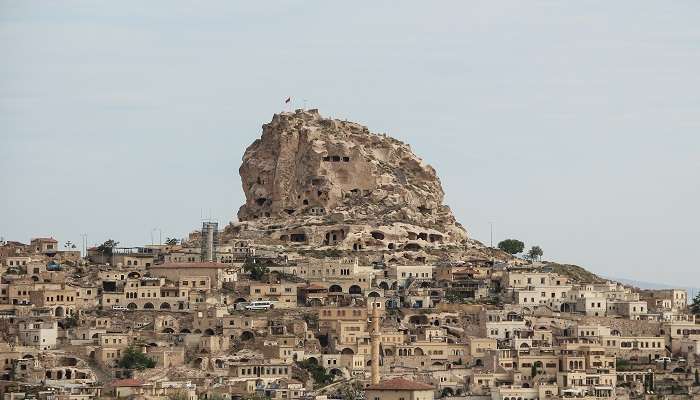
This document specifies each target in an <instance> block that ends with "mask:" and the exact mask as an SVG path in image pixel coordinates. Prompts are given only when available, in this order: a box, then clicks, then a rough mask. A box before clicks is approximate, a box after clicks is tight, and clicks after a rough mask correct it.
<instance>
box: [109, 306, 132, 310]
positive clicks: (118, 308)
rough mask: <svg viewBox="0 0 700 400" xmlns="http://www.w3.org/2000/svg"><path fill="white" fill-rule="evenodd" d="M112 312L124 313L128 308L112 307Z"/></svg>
mask: <svg viewBox="0 0 700 400" xmlns="http://www.w3.org/2000/svg"><path fill="white" fill-rule="evenodd" d="M112 310H114V311H126V310H128V308H126V306H112Z"/></svg>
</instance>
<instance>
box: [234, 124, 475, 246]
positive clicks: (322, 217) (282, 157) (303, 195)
mask: <svg viewBox="0 0 700 400" xmlns="http://www.w3.org/2000/svg"><path fill="white" fill-rule="evenodd" d="M239 172H240V175H241V180H242V185H243V191H244V193H245V196H246V203H245V204H244V205H243V206H241V207H240V209H239V211H238V220H239V221H240V222H239V225H236V226H235V227H234V228H233V230H235V231H236V232H238V233H239V234H240V235H242V236H248V237H250V238H254V239H269V240H271V241H272V242H279V243H286V244H288V245H298V246H304V245H308V246H313V247H315V248H317V247H321V248H323V247H328V248H334V249H339V250H349V251H353V250H354V251H371V250H390V251H409V252H421V251H431V250H436V249H440V248H443V247H445V246H467V245H469V244H470V243H472V244H473V242H470V241H469V239H468V236H467V232H466V231H465V229H464V228H463V227H462V226H461V225H460V224H459V223H457V221H456V220H455V217H454V215H453V214H452V211H451V210H450V208H449V207H448V206H446V205H445V204H443V197H444V192H443V189H442V185H441V183H440V179H439V178H438V176H437V174H436V173H435V170H434V169H433V168H432V167H431V166H430V165H428V164H426V163H425V162H424V161H423V160H421V159H420V158H419V157H418V156H416V155H415V154H414V153H413V152H412V151H411V148H410V146H409V145H407V144H405V143H403V142H401V141H399V140H396V139H394V138H391V137H389V136H386V135H384V134H375V133H371V132H370V131H369V130H368V129H367V128H366V127H364V126H362V125H359V124H356V123H353V122H347V121H340V120H336V119H329V118H324V117H322V116H321V115H320V114H319V112H318V111H317V110H308V111H302V110H297V111H296V112H293V113H281V114H275V115H274V117H273V118H272V121H271V122H270V123H268V124H265V125H263V129H262V136H261V138H260V139H258V140H256V141H255V142H254V143H253V144H251V145H250V146H249V147H248V149H247V150H246V151H245V154H244V156H243V163H242V165H241V167H240V169H239Z"/></svg>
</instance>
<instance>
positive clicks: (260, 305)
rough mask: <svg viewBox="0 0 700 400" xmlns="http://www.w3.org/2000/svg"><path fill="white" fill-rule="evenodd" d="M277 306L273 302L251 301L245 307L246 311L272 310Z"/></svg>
mask: <svg viewBox="0 0 700 400" xmlns="http://www.w3.org/2000/svg"><path fill="white" fill-rule="evenodd" d="M273 308H275V305H274V304H273V303H272V302H271V301H251V302H250V303H249V304H248V305H246V306H245V309H246V310H271V309H273Z"/></svg>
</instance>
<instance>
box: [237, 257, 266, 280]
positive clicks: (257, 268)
mask: <svg viewBox="0 0 700 400" xmlns="http://www.w3.org/2000/svg"><path fill="white" fill-rule="evenodd" d="M243 271H244V272H246V273H248V274H250V278H251V279H253V280H256V281H259V280H260V279H262V277H263V276H265V274H267V273H268V272H270V269H269V268H267V266H266V265H263V264H262V263H259V262H252V261H246V262H245V264H243Z"/></svg>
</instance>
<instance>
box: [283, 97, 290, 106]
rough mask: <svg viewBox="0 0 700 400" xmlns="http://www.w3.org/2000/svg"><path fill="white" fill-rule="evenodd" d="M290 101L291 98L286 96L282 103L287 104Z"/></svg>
mask: <svg viewBox="0 0 700 400" xmlns="http://www.w3.org/2000/svg"><path fill="white" fill-rule="evenodd" d="M290 101H292V98H291V97H287V100H285V101H284V104H287V103H289V102H290Z"/></svg>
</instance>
